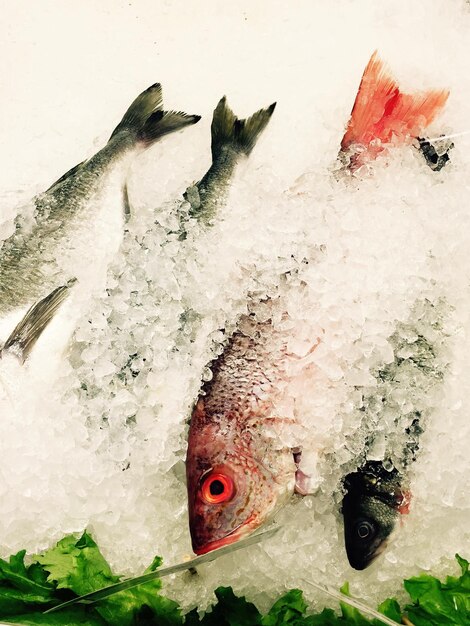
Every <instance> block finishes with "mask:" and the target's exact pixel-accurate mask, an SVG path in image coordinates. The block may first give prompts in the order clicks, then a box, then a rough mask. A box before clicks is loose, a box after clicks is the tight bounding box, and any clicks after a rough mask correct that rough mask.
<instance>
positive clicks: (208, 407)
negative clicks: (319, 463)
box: [186, 317, 296, 554]
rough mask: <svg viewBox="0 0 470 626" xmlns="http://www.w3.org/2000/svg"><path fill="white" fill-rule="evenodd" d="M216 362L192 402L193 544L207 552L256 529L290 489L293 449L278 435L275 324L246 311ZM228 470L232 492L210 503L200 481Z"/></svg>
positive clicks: (282, 366)
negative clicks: (246, 313) (252, 317)
mask: <svg viewBox="0 0 470 626" xmlns="http://www.w3.org/2000/svg"><path fill="white" fill-rule="evenodd" d="M239 328H240V330H239V331H238V332H237V333H236V334H235V335H234V336H233V337H232V339H231V340H230V342H229V344H228V346H227V347H226V349H225V350H224V352H223V354H222V355H221V356H220V357H219V358H218V359H217V360H216V362H215V363H214V365H213V368H212V371H213V378H212V380H211V381H210V382H208V383H206V384H205V385H204V387H203V391H202V394H201V396H200V397H199V400H198V402H197V404H196V406H195V408H194V411H193V414H192V418H191V424H190V430H189V439H188V452H187V458H186V472H187V485H188V506H189V523H190V531H191V538H192V545H193V550H194V552H195V553H196V554H204V553H206V552H210V551H211V550H214V549H215V548H218V547H221V546H223V545H227V544H229V543H233V542H235V541H237V540H238V539H240V538H241V537H243V536H245V535H247V534H249V533H251V532H252V531H253V530H255V529H256V528H258V527H259V526H260V525H262V524H263V523H264V522H266V521H267V520H268V519H269V518H271V517H272V515H273V514H274V513H275V512H276V511H277V509H278V508H279V507H281V506H282V505H283V504H284V503H285V502H286V501H287V499H288V498H289V497H290V496H291V495H292V494H293V492H294V486H295V472H296V465H295V463H294V457H293V454H292V450H291V449H290V448H287V447H286V445H285V444H284V443H283V442H282V441H281V439H280V438H279V437H278V436H277V434H276V430H277V428H276V427H277V425H278V423H279V422H282V421H283V420H282V419H281V418H279V416H277V415H276V414H275V405H276V399H277V398H279V397H280V396H282V392H283V389H284V388H285V386H286V384H287V378H288V373H287V370H286V368H287V361H288V359H283V358H280V357H281V355H282V354H284V353H285V344H284V340H283V337H282V336H281V335H280V334H279V333H277V332H276V331H275V330H274V328H273V326H272V324H271V322H270V321H268V322H264V323H259V322H255V321H254V320H252V319H250V318H249V317H245V318H244V319H243V320H242V322H241V324H240V326H239ZM214 473H215V474H222V475H226V476H228V477H229V478H230V479H231V480H232V481H233V485H234V494H233V497H231V498H230V499H229V500H227V501H226V502H222V503H219V504H213V503H209V502H207V501H205V499H204V497H203V492H202V482H203V481H204V480H206V479H207V477H208V476H210V475H211V474H214Z"/></svg>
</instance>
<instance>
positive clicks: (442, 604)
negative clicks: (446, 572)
mask: <svg viewBox="0 0 470 626" xmlns="http://www.w3.org/2000/svg"><path fill="white" fill-rule="evenodd" d="M456 559H457V562H458V563H459V565H460V569H461V571H462V573H461V575H460V576H458V577H455V576H448V577H447V579H446V582H445V583H441V582H440V581H439V580H438V579H437V578H434V577H433V576H429V575H428V574H421V576H416V577H414V578H409V579H408V580H405V582H404V586H405V589H406V591H407V592H408V593H409V595H410V597H411V599H412V601H413V604H410V605H408V606H407V607H405V608H406V612H407V614H408V618H409V620H410V621H411V622H412V623H413V624H414V625H415V626H441V625H442V624H444V625H447V624H449V625H450V624H452V625H454V624H457V625H462V626H463V625H466V626H468V624H470V572H469V571H468V570H469V563H468V561H466V560H465V559H462V558H461V557H460V556H459V555H458V554H457V555H456Z"/></svg>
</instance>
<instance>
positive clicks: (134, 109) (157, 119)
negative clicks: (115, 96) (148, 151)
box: [110, 83, 201, 145]
mask: <svg viewBox="0 0 470 626" xmlns="http://www.w3.org/2000/svg"><path fill="white" fill-rule="evenodd" d="M200 119H201V117H200V116H199V115H188V114H187V113H183V112H182V111H163V97H162V86H161V85H160V83H155V84H154V85H151V86H150V87H149V88H148V89H146V90H145V91H143V92H142V93H141V94H140V95H138V96H137V98H136V99H135V100H134V102H133V103H132V104H131V106H130V107H129V108H128V109H127V111H126V112H125V114H124V117H123V118H122V120H121V121H120V122H119V124H118V125H117V126H116V128H115V129H114V131H113V133H112V135H111V137H110V139H112V138H113V137H114V136H115V135H117V134H118V133H120V132H122V131H126V130H127V131H129V132H133V133H135V134H136V135H137V140H138V141H141V142H142V143H144V144H146V145H150V144H151V143H153V142H154V141H156V140H157V139H159V138H160V137H163V135H168V133H172V132H174V131H176V130H180V129H181V128H184V127H185V126H190V125H191V124H195V123H196V122H198V121H199V120H200Z"/></svg>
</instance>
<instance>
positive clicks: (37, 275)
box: [0, 84, 200, 315]
mask: <svg viewBox="0 0 470 626" xmlns="http://www.w3.org/2000/svg"><path fill="white" fill-rule="evenodd" d="M199 119H200V117H199V116H197V115H187V114H186V113H181V112H175V111H168V112H167V111H163V110H162V89H161V85H160V84H155V85H152V86H151V87H149V88H148V89H146V90H145V91H144V92H142V93H141V94H140V95H139V96H138V97H137V98H136V99H135V100H134V102H133V103H132V104H131V106H130V107H129V109H128V110H127V111H126V113H125V114H124V117H123V118H122V120H121V121H120V123H119V124H118V125H117V126H116V128H115V129H114V131H113V133H112V135H111V137H110V139H109V141H108V143H107V144H106V146H105V147H104V148H103V149H102V150H100V151H99V152H98V153H97V154H95V155H94V156H93V157H92V158H91V159H88V160H86V161H83V162H82V163H80V164H79V165H77V166H75V167H73V168H72V169H71V170H69V171H68V172H67V173H66V174H64V175H63V176H62V177H61V178H59V180H57V181H56V182H55V183H54V184H53V185H52V186H51V187H50V188H49V189H48V190H47V191H46V192H44V193H42V194H40V195H39V196H37V197H36V198H35V199H34V201H33V204H32V206H31V207H29V208H26V209H25V211H23V214H22V216H21V217H19V218H18V219H17V221H16V230H15V232H14V233H13V234H12V235H11V236H10V237H9V238H8V239H6V240H5V241H4V242H3V244H2V246H1V248H0V315H4V314H6V313H9V312H11V311H13V310H15V309H17V308H19V307H22V306H25V305H28V304H31V303H32V302H34V301H35V300H38V299H39V298H41V297H43V296H44V295H45V294H47V293H48V292H50V291H51V289H53V288H54V287H56V286H57V285H60V284H63V283H66V282H67V281H68V280H70V279H73V278H78V279H80V278H82V277H87V278H90V277H93V275H94V273H95V272H97V271H98V269H97V268H98V267H99V263H102V262H103V260H104V261H105V262H106V260H107V258H108V256H109V255H110V254H112V252H113V251H116V250H117V247H118V246H119V243H120V241H121V237H122V230H123V220H124V215H125V213H126V211H127V210H128V206H127V192H126V187H125V182H126V177H127V174H128V170H129V167H130V165H131V162H132V161H133V159H134V158H135V156H136V155H137V154H139V153H140V152H141V151H142V150H145V149H146V148H148V147H149V146H151V145H152V144H153V143H154V142H156V141H158V140H159V139H160V138H161V137H163V136H164V135H167V134H168V133H171V132H174V131H176V130H179V129H181V128H183V127H185V126H188V125H190V124H195V123H196V122H197V121H198V120H199Z"/></svg>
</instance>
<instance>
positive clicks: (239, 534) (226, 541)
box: [193, 515, 261, 556]
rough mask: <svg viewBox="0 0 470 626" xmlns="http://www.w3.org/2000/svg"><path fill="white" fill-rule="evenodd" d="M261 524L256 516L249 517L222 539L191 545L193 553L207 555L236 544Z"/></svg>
mask: <svg viewBox="0 0 470 626" xmlns="http://www.w3.org/2000/svg"><path fill="white" fill-rule="evenodd" d="M260 525H261V523H260V522H259V520H258V518H257V516H256V515H251V516H250V517H249V518H248V519H247V520H246V521H245V523H244V524H243V525H242V526H240V527H239V528H237V529H235V530H234V531H233V532H231V533H229V534H228V535H226V536H225V537H222V539H216V540H215V541H210V542H209V543H206V544H205V545H203V546H201V547H198V546H197V545H194V543H193V551H194V553H195V554H197V555H198V556H201V555H202V554H207V553H208V552H212V550H217V548H222V547H224V546H228V545H230V544H231V543H236V542H237V541H239V540H240V539H242V538H243V537H246V536H247V535H250V534H251V533H252V532H253V531H255V530H256V529H257V528H258V527H259V526H260Z"/></svg>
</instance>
